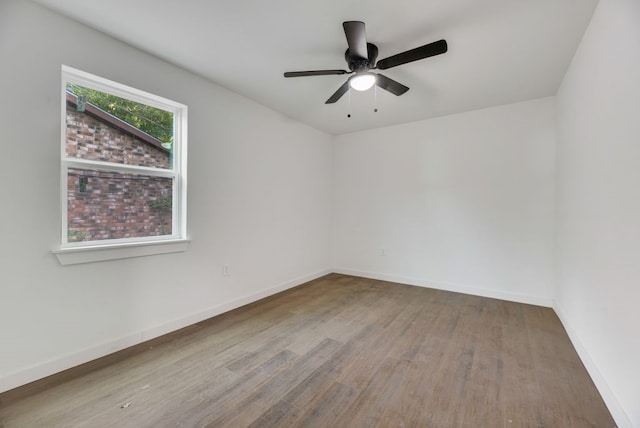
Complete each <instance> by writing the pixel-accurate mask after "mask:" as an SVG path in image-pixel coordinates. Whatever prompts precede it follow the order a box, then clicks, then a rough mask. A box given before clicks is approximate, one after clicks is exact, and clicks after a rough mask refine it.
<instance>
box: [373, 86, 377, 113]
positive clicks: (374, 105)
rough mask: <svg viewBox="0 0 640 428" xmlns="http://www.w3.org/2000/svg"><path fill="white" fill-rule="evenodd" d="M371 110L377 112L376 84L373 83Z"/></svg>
mask: <svg viewBox="0 0 640 428" xmlns="http://www.w3.org/2000/svg"><path fill="white" fill-rule="evenodd" d="M373 112H374V113H377V112H378V85H373Z"/></svg>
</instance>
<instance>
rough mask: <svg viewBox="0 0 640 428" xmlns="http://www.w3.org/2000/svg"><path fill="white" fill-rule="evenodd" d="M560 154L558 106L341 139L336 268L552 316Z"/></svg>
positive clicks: (499, 110) (543, 102)
mask: <svg viewBox="0 0 640 428" xmlns="http://www.w3.org/2000/svg"><path fill="white" fill-rule="evenodd" d="M554 150H555V125H554V101H553V98H543V99H538V100H533V101H529V102H524V103H518V104H512V105H506V106H501V107H496V108H490V109H485V110H479V111H473V112H469V113H463V114H458V115H453V116H447V117H442V118H437V119H431V120H426V121H421V122H414V123H410V124H406V125H399V126H394V127H387V128H383V129H375V130H371V131H363V132H357V133H353V134H348V135H343V136H339V137H337V138H336V142H335V147H334V202H333V203H334V213H333V219H334V222H333V225H334V230H333V251H332V254H333V265H334V266H335V267H336V268H337V270H338V271H340V272H345V273H354V274H357V275H362V276H368V277H374V278H382V279H390V280H396V281H401V282H405V283H410V284H416V285H426V286H430V287H435V288H443V289H449V290H455V291H462V292H467V293H472V294H478V295H484V296H491V297H498V298H505V299H509V300H515V301H523V302H530V303H536V304H541V305H546V306H551V304H552V298H553V290H552V282H553V279H552V276H553V263H552V254H553V219H554V198H553V195H554V156H555V154H554ZM382 249H384V255H383V254H382Z"/></svg>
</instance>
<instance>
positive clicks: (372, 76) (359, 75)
mask: <svg viewBox="0 0 640 428" xmlns="http://www.w3.org/2000/svg"><path fill="white" fill-rule="evenodd" d="M342 27H343V28H344V33H345V35H346V36H347V44H348V46H349V48H348V49H347V51H346V52H345V53H344V57H345V59H346V60H347V65H348V66H349V71H347V70H313V71H287V72H286V73H284V77H303V76H326V75H333V74H354V75H353V76H351V77H349V79H347V81H346V82H344V83H343V84H342V86H340V87H339V88H338V90H337V91H336V92H335V93H334V94H333V95H331V97H329V99H328V100H327V101H326V102H325V104H332V103H335V102H336V101H338V100H339V99H340V97H342V96H343V95H344V94H345V93H346V92H347V91H348V90H349V87H351V88H353V89H355V90H358V91H366V90H367V89H369V88H371V87H372V86H373V85H377V86H378V87H380V88H382V89H384V90H387V91H389V92H391V93H392V94H394V95H398V96H400V95H402V94H404V93H405V92H407V91H408V90H409V88H408V87H407V86H404V85H403V84H402V83H399V82H396V81H395V80H393V79H390V78H388V77H386V76H384V75H382V74H380V73H372V72H371V70H386V69H388V68H392V67H397V66H399V65H402V64H406V63H408V62H413V61H418V60H421V59H424V58H429V57H431V56H435V55H440V54H443V53H445V52H446V51H447V42H446V41H445V40H438V41H437V42H433V43H429V44H426V45H424V46H420V47H417V48H414V49H410V50H408V51H404V52H401V53H399V54H396V55H393V56H390V57H388V58H385V59H381V60H380V61H378V62H376V59H377V58H378V47H377V46H376V45H374V44H372V43H368V42H367V35H366V33H365V26H364V22H360V21H346V22H343V23H342Z"/></svg>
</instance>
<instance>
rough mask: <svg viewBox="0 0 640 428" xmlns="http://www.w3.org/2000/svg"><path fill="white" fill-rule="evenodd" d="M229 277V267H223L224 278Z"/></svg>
mask: <svg viewBox="0 0 640 428" xmlns="http://www.w3.org/2000/svg"><path fill="white" fill-rule="evenodd" d="M229 275H231V273H230V271H229V265H222V276H229Z"/></svg>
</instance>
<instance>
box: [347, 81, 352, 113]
mask: <svg viewBox="0 0 640 428" xmlns="http://www.w3.org/2000/svg"><path fill="white" fill-rule="evenodd" d="M347 96H348V97H349V99H348V100H347V101H348V103H347V117H348V118H350V117H351V88H349V92H348V95H347Z"/></svg>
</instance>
